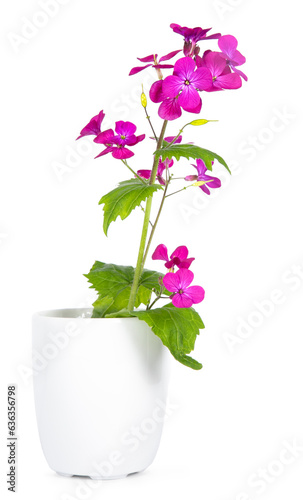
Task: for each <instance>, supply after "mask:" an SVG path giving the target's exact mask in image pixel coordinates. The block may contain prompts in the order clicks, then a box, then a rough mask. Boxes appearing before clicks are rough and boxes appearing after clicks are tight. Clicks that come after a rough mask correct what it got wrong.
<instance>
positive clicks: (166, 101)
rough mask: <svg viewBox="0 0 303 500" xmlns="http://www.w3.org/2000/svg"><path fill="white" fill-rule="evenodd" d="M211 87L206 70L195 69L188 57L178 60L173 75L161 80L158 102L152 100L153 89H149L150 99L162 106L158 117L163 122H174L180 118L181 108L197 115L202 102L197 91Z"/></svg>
mask: <svg viewBox="0 0 303 500" xmlns="http://www.w3.org/2000/svg"><path fill="white" fill-rule="evenodd" d="M156 83H159V82H156ZM211 86H212V77H211V73H210V71H209V70H208V69H207V68H198V69H196V64H195V62H194V61H193V60H192V59H191V58H189V57H182V58H181V59H178V61H177V62H176V64H175V67H174V73H173V75H171V76H168V77H167V78H165V80H163V82H162V86H161V88H160V86H158V88H157V90H158V92H157V93H156V95H157V97H158V101H155V100H154V99H153V97H154V94H155V88H154V89H153V90H152V88H153V87H152V88H151V92H152V94H151V99H152V100H153V101H154V102H160V100H162V101H163V102H162V104H161V105H160V107H159V116H160V117H161V118H163V119H164V120H174V119H175V118H179V116H181V107H182V108H183V109H184V110H185V111H189V112H190V113H199V112H200V111H201V107H202V100H201V97H200V96H199V93H198V90H208V89H209V88H211Z"/></svg>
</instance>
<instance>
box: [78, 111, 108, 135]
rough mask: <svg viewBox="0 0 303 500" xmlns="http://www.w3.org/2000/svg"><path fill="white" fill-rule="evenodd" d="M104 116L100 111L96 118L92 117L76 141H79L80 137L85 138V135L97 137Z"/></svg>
mask: <svg viewBox="0 0 303 500" xmlns="http://www.w3.org/2000/svg"><path fill="white" fill-rule="evenodd" d="M104 116H105V114H104V113H103V111H100V113H99V114H98V115H96V116H94V117H93V118H92V119H91V120H90V121H89V122H88V124H87V125H85V127H84V128H83V129H82V130H81V132H80V135H79V137H77V139H76V141H77V140H78V139H81V137H85V136H86V135H98V134H100V132H101V123H102V121H103V118H104Z"/></svg>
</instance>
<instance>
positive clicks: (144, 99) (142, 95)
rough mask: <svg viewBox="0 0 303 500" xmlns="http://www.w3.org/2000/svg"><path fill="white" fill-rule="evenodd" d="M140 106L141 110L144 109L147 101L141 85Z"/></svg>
mask: <svg viewBox="0 0 303 500" xmlns="http://www.w3.org/2000/svg"><path fill="white" fill-rule="evenodd" d="M141 104H142V106H143V108H146V106H147V99H146V95H145V94H144V92H143V85H142V94H141Z"/></svg>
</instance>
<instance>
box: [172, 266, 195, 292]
mask: <svg viewBox="0 0 303 500" xmlns="http://www.w3.org/2000/svg"><path fill="white" fill-rule="evenodd" d="M175 276H177V277H178V279H179V283H180V289H182V290H185V288H187V287H189V285H190V284H191V282H192V281H193V279H194V273H193V272H192V271H190V270H189V269H179V271H177V272H176V273H175Z"/></svg>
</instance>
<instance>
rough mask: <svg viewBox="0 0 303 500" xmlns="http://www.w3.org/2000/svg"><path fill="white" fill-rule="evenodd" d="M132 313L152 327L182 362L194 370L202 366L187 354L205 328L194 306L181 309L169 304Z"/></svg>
mask: <svg viewBox="0 0 303 500" xmlns="http://www.w3.org/2000/svg"><path fill="white" fill-rule="evenodd" d="M132 314H133V315H135V316H137V317H138V318H139V319H140V320H142V321H145V322H146V323H147V324H148V325H149V326H150V327H151V329H152V331H153V332H154V333H155V334H156V335H157V336H158V337H159V338H160V339H161V340H162V342H163V344H164V345H165V346H166V347H168V349H169V350H170V352H171V353H172V355H173V356H174V358H175V359H177V360H178V361H180V363H182V364H184V365H186V366H189V367H190V368H193V369H194V370H200V369H201V368H202V365H201V363H199V362H198V361H196V360H194V359H192V358H191V357H190V356H187V354H189V353H190V352H191V351H192V350H193V349H194V347H195V341H196V337H197V335H199V333H200V332H199V330H200V329H201V328H204V324H203V321H202V319H201V318H200V316H199V314H198V313H197V312H196V311H195V310H194V309H193V308H192V307H190V308H188V309H187V308H186V309H185V308H183V309H179V308H177V307H175V306H173V305H172V304H168V305H166V306H164V307H161V308H159V309H151V310H149V311H133V313H132Z"/></svg>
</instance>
